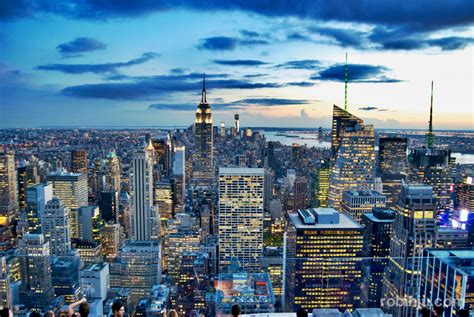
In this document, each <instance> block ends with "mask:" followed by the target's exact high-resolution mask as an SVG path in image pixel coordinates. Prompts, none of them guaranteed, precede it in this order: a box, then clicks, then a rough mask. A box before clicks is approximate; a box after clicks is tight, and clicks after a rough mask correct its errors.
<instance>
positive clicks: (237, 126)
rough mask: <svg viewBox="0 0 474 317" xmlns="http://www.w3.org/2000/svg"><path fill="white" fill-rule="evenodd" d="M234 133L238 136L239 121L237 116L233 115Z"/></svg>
mask: <svg viewBox="0 0 474 317" xmlns="http://www.w3.org/2000/svg"><path fill="white" fill-rule="evenodd" d="M234 133H235V135H239V134H240V121H239V114H238V113H236V114H234Z"/></svg>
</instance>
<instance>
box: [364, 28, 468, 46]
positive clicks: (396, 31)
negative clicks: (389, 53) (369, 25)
mask: <svg viewBox="0 0 474 317" xmlns="http://www.w3.org/2000/svg"><path fill="white" fill-rule="evenodd" d="M428 37H429V33H427V32H418V31H417V30H413V29H412V28H409V27H397V28H387V27H383V26H378V27H375V28H374V29H373V31H372V33H371V34H370V35H369V36H368V39H369V40H370V41H371V42H372V43H373V44H375V45H378V46H379V48H383V49H388V50H417V49H423V48H428V47H437V48H440V49H441V50H443V51H452V50H457V49H462V48H465V47H466V46H468V45H470V44H472V43H473V42H474V40H473V38H467V37H459V36H449V37H442V38H435V39H433V38H431V39H430V38H428Z"/></svg>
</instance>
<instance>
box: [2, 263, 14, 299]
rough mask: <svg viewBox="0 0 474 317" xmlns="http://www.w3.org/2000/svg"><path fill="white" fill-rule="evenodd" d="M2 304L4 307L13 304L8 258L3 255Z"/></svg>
mask: <svg viewBox="0 0 474 317" xmlns="http://www.w3.org/2000/svg"><path fill="white" fill-rule="evenodd" d="M0 305H1V306H3V307H11V306H12V293H11V288H10V275H9V274H8V266H7V259H6V257H5V256H3V255H2V256H1V257H0Z"/></svg>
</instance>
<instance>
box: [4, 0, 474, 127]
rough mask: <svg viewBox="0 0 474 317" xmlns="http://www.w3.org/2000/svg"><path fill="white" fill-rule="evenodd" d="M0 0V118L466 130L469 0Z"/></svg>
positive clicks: (16, 123) (16, 122)
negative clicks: (204, 109) (346, 117)
mask: <svg viewBox="0 0 474 317" xmlns="http://www.w3.org/2000/svg"><path fill="white" fill-rule="evenodd" d="M383 4H384V5H383V6H381V5H380V2H378V1H360V2H358V1H350V2H347V1H309V0H308V1H303V0H302V1H278V2H275V1H244V0H240V1H237V0H235V1H217V0H216V1H206V2H202V1H187V0H180V1H160V0H157V1H148V0H135V1H124V0H122V1H92V0H82V1H64V0H58V1H44V0H43V1H40V0H36V1H35V0H29V1H28V0H16V1H13V0H12V1H10V0H4V1H2V2H0V47H1V49H0V78H1V81H0V114H1V120H0V127H34V126H53V125H54V126H58V125H59V126H71V125H72V126H99V125H100V126H115V125H119V126H136V125H147V126H148V125H157V126H159V125H167V126H169V125H176V126H182V125H189V124H191V123H192V122H193V118H194V110H193V109H194V108H195V106H196V104H197V103H198V102H199V100H200V98H199V96H200V86H201V78H202V74H203V73H206V76H207V88H208V101H209V102H210V103H211V105H212V108H213V113H214V123H215V124H216V125H218V124H219V122H220V121H224V122H226V123H227V124H230V123H231V121H232V117H233V113H235V112H238V113H239V114H240V117H241V121H242V125H243V126H302V127H319V126H324V127H329V125H330V120H331V109H332V104H338V105H342V104H343V102H344V84H343V77H344V76H343V74H344V65H343V64H344V60H345V54H346V52H347V53H348V59H349V62H348V73H349V94H348V96H349V98H348V99H349V111H351V112H353V113H354V114H356V115H358V116H360V117H362V118H364V119H365V120H366V121H367V122H369V123H373V124H375V126H376V128H377V127H378V128H386V127H401V128H425V127H426V122H427V119H428V111H429V99H430V96H429V95H430V82H431V80H434V81H435V98H434V109H435V112H434V118H435V128H440V129H441V128H442V129H453V128H458V129H473V125H474V119H473V95H472V87H473V65H472V64H473V59H474V57H473V56H474V55H473V24H474V3H473V2H472V1H467V0H466V1H449V2H448V1H440V2H435V3H433V2H432V1H421V0H420V1H402V2H400V1H392V0H388V1H384V2H383Z"/></svg>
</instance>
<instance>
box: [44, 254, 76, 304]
mask: <svg viewBox="0 0 474 317" xmlns="http://www.w3.org/2000/svg"><path fill="white" fill-rule="evenodd" d="M80 263H81V259H80V257H79V256H78V255H70V256H66V257H52V258H51V280H52V284H53V288H54V293H55V295H56V296H64V299H65V301H66V303H73V302H75V301H78V300H79V299H80V298H81V297H82V289H81V285H80V283H79V266H80Z"/></svg>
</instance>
